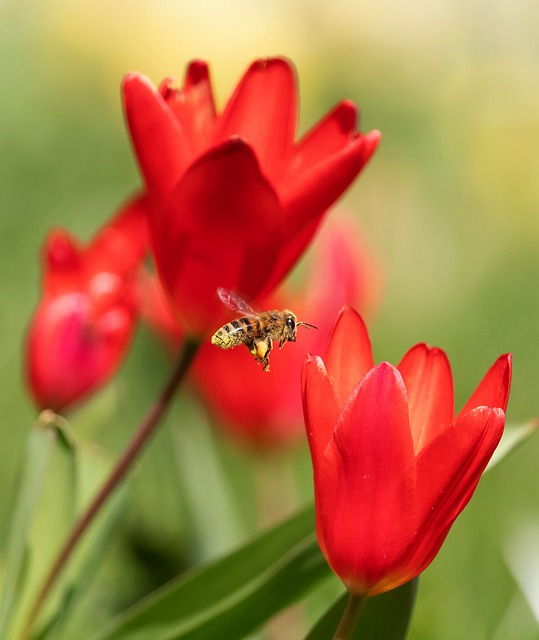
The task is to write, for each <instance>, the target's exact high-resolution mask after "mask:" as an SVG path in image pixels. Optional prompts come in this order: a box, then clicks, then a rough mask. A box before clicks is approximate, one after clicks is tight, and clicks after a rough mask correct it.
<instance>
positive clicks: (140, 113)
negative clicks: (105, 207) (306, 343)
mask: <svg viewBox="0 0 539 640" xmlns="http://www.w3.org/2000/svg"><path fill="white" fill-rule="evenodd" d="M123 94H124V102H125V114H126V119H127V124H128V126H129V130H130V134H131V138H132V143H133V146H134V149H135V153H136V156H137V159H138V163H139V166H140V169H141V172H142V175H143V178H144V181H145V184H146V188H147V191H148V194H149V196H150V198H151V201H152V203H153V210H152V214H151V216H150V230H151V234H152V244H153V252H154V257H155V262H156V265H157V270H158V272H159V275H160V278H161V280H162V282H163V285H164V287H165V289H166V291H167V295H168V296H169V297H170V299H171V301H172V304H173V306H174V309H175V313H176V314H177V315H178V317H180V318H181V320H182V322H183V326H184V327H185V328H186V330H187V331H188V332H189V333H191V334H195V335H203V334H205V333H207V332H208V331H209V330H210V328H211V327H213V325H215V324H217V323H219V322H220V320H223V319H224V318H225V315H224V313H223V306H222V304H221V303H220V301H219V299H218V298H217V296H216V295H215V293H216V290H217V288H219V287H224V288H226V289H230V290H232V289H234V290H236V291H240V292H241V293H242V295H244V296H245V297H246V298H259V299H260V298H261V297H263V296H264V295H265V294H267V293H269V292H271V290H272V289H273V288H275V286H276V285H277V284H278V283H279V282H280V281H281V280H282V278H283V277H284V276H285V275H286V273H287V272H288V271H289V270H290V269H291V268H292V266H293V265H294V263H295V262H296V260H297V259H298V257H299V256H300V255H301V253H302V252H303V251H304V249H305V248H306V247H307V245H308V244H309V242H310V240H311V239H312V237H313V235H314V233H315V231H316V229H317V228H318V225H319V223H320V220H321V218H322V216H323V214H324V212H325V211H326V209H327V208H328V207H329V206H330V205H331V204H332V203H333V202H334V201H335V200H336V199H337V198H338V197H339V196H340V195H341V194H342V193H343V191H344V190H345V189H346V188H347V187H348V186H349V185H350V183H351V182H352V181H353V179H354V178H355V177H356V176H357V174H358V173H359V172H360V170H361V169H362V167H363V166H364V165H365V163H366V162H367V161H368V159H369V158H370V157H371V155H372V154H373V152H374V150H375V148H376V146H377V144H378V140H379V133H378V132H377V131H373V132H371V133H369V134H367V135H363V134H362V133H359V132H357V131H356V121H357V110H356V107H355V106H354V105H353V104H352V103H351V102H348V101H343V102H341V103H340V104H338V105H337V106H336V107H335V108H334V110H333V111H331V112H330V113H329V114H328V115H327V116H326V117H325V118H324V119H323V120H321V121H320V122H319V123H318V124H317V125H316V126H315V127H314V128H313V129H312V130H311V131H310V132H309V133H307V134H306V135H305V136H304V137H303V138H302V139H301V140H300V141H299V142H295V141H294V136H295V131H296V119H297V97H296V78H295V73H294V69H293V68H292V66H291V64H290V63H289V62H287V61H286V60H283V59H270V60H259V61H256V62H254V63H253V64H252V65H251V66H250V67H249V69H248V70H247V72H246V73H245V75H244V76H243V78H242V80H241V81H240V83H239V85H238V86H237V88H236V90H235V92H234V93H233V95H232V97H231V98H230V99H229V101H228V102H227V104H226V106H225V108H224V109H223V111H222V112H221V113H219V114H218V113H217V112H216V109H215V106H214V100H213V95H212V89H211V85H210V80H209V74H208V69H207V66H206V64H205V63H204V62H200V61H195V62H192V63H191V64H190V65H189V67H188V69H187V74H186V78H185V81H184V85H183V87H182V88H178V87H176V86H175V85H174V84H173V83H172V81H171V80H170V79H167V80H165V81H164V82H163V83H162V85H161V87H160V89H159V90H157V89H156V88H155V87H154V86H153V85H152V84H151V82H150V81H149V80H148V79H146V78H145V77H143V76H141V75H139V74H135V73H132V74H129V75H127V76H126V78H125V79H124V83H123Z"/></svg>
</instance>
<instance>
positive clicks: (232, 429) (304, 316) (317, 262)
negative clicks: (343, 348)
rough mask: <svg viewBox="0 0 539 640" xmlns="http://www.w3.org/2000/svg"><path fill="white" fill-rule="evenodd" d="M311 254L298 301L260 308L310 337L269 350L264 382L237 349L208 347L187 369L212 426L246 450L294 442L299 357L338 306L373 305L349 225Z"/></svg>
mask: <svg viewBox="0 0 539 640" xmlns="http://www.w3.org/2000/svg"><path fill="white" fill-rule="evenodd" d="M313 248H314V252H313V256H312V260H311V261H310V262H309V265H310V269H309V272H308V274H307V279H306V282H305V284H304V286H302V291H304V292H305V293H304V294H303V295H298V294H297V293H293V292H292V291H290V290H287V289H284V290H282V291H281V292H280V294H279V295H274V296H271V297H270V298H268V299H266V300H264V305H263V306H264V308H266V309H283V308H287V309H292V311H294V313H296V314H297V316H298V318H299V319H300V320H305V321H307V322H312V323H313V324H315V325H316V326H317V327H318V329H317V330H310V331H309V330H306V329H302V328H299V330H298V336H297V342H296V343H294V344H287V345H285V346H284V347H283V349H282V351H280V350H279V349H278V348H275V350H274V351H273V352H272V354H271V372H270V373H269V374H266V373H264V371H263V370H262V368H261V367H259V366H257V364H256V363H255V362H254V360H253V358H252V356H251V355H250V354H249V353H248V351H247V349H246V348H244V347H237V348H236V349H234V350H227V351H223V350H221V349H218V348H216V347H215V346H213V345H211V344H209V342H208V343H207V344H205V345H203V347H202V349H201V350H200V353H199V355H198V357H197V359H196V361H195V363H194V367H193V371H192V374H193V378H194V381H195V383H196V387H197V389H198V391H199V392H200V393H201V395H202V397H203V399H204V400H205V402H206V404H207V405H208V406H209V407H210V409H211V410H212V412H213V413H214V415H216V416H217V418H218V424H219V425H220V426H221V427H222V428H223V429H224V430H225V431H226V432H227V433H230V434H232V435H233V436H235V437H237V438H238V439H239V440H240V441H242V442H243V443H244V444H247V445H248V446H249V447H251V448H258V449H264V450H265V449H268V448H275V447H279V448H283V447H286V446H290V445H291V444H295V443H296V442H297V441H298V440H299V439H300V438H301V437H302V434H303V411H302V406H301V390H300V385H299V381H300V377H301V367H302V363H303V361H304V359H305V356H306V355H307V353H309V352H311V353H312V352H316V351H320V350H321V349H322V348H323V346H324V345H325V344H326V342H327V339H328V336H329V332H330V329H331V325H332V323H333V320H334V318H335V316H336V314H337V313H338V311H339V309H341V307H342V306H343V304H346V303H354V304H357V305H359V306H360V308H361V309H362V310H367V309H368V308H372V305H373V303H375V301H376V298H377V297H378V289H379V273H378V270H377V268H376V265H375V263H374V261H373V260H372V258H371V257H370V256H369V252H368V249H367V247H366V246H365V243H364V242H361V241H360V237H359V234H358V230H357V229H356V228H355V226H354V225H353V224H352V221H350V220H347V221H341V222H339V223H337V224H335V223H334V222H333V221H332V222H330V223H329V225H328V227H327V228H325V229H324V230H323V231H322V234H321V235H320V237H319V238H317V240H316V241H315V244H314V247H313ZM230 319H232V318H230ZM215 329H217V327H215Z"/></svg>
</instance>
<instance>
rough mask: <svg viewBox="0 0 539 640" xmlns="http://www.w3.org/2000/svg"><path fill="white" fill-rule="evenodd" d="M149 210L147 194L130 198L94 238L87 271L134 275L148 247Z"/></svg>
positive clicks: (88, 256)
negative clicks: (107, 271) (108, 271)
mask: <svg viewBox="0 0 539 640" xmlns="http://www.w3.org/2000/svg"><path fill="white" fill-rule="evenodd" d="M149 212H150V204H149V202H148V198H147V197H146V196H144V195H139V196H134V197H133V198H131V199H130V200H128V201H127V202H126V203H125V204H124V205H123V207H122V208H121V209H120V211H119V212H118V213H117V214H116V215H115V216H114V218H113V219H112V220H111V221H109V222H108V223H107V224H106V225H105V226H104V227H103V228H102V229H100V230H99V233H98V234H97V235H96V236H95V238H94V239H93V241H92V244H91V245H90V247H89V249H88V255H87V256H86V269H87V271H88V272H91V273H99V272H101V271H106V270H110V271H112V272H114V273H116V274H118V275H122V276H128V275H130V274H133V272H134V271H135V270H137V269H138V268H139V266H140V263H141V262H142V260H143V258H144V255H145V253H146V251H147V250H148V228H147V227H148V217H149Z"/></svg>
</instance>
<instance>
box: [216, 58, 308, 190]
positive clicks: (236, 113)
mask: <svg viewBox="0 0 539 640" xmlns="http://www.w3.org/2000/svg"><path fill="white" fill-rule="evenodd" d="M296 103H297V98H296V77H295V73H294V69H293V68H292V66H291V64H290V63H289V62H288V61H286V60H283V59H279V58H274V59H268V60H257V61H255V62H253V64H251V66H250V67H249V69H247V71H246V73H245V75H244V76H243V78H242V79H241V81H240V83H239V84H238V86H237V88H236V90H235V91H234V94H233V95H232V97H231V98H230V100H229V101H228V103H227V105H226V107H225V109H224V111H223V113H222V115H221V116H220V117H219V119H218V121H217V123H216V127H215V131H214V134H213V136H212V143H213V144H219V143H220V142H223V141H225V140H226V139H227V138H229V137H230V136H233V135H240V136H241V137H242V138H244V139H245V140H246V141H247V142H248V143H249V144H250V145H251V146H252V147H253V149H255V150H256V155H257V157H258V159H259V161H260V165H261V167H262V169H263V171H264V173H265V174H266V175H267V176H268V177H270V178H273V177H274V174H275V172H276V171H280V170H281V167H282V164H283V162H284V161H285V160H288V157H289V155H290V153H291V151H292V145H293V142H294V135H295V129H296V117H297V104H296Z"/></svg>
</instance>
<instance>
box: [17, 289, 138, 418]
mask: <svg viewBox="0 0 539 640" xmlns="http://www.w3.org/2000/svg"><path fill="white" fill-rule="evenodd" d="M92 313H93V309H92V308H91V301H90V299H89V297H88V296H87V295H86V294H85V293H81V292H72V293H68V294H65V295H60V296H47V297H45V298H44V299H43V300H42V302H41V303H40V305H39V306H38V308H37V310H36V312H35V314H34V316H33V318H32V322H31V325H30V327H29V330H28V338H27V339H28V354H27V358H28V364H27V368H28V381H29V386H30V389H31V391H32V395H33V397H34V400H35V402H36V404H37V406H39V407H40V408H41V409H46V408H48V409H53V410H54V411H62V410H64V409H65V408H66V407H68V406H70V405H72V404H74V403H75V402H77V401H80V400H82V399H83V398H84V397H85V396H87V395H88V394H90V393H92V392H93V391H95V390H96V389H97V388H98V387H100V386H102V385H103V384H104V383H105V382H107V380H108V379H109V378H110V377H111V376H112V374H113V373H114V372H115V371H116V369H117V368H118V366H119V365H120V363H121V361H122V359H123V357H124V355H125V352H126V350H127V348H128V346H129V344H130V340H131V337H132V335H133V330H134V327H135V322H136V318H135V316H134V315H133V313H131V312H130V311H129V310H128V308H127V307H123V306H122V305H118V306H117V307H116V308H115V309H111V310H110V311H108V312H107V313H106V314H105V316H103V317H100V318H97V322H92V321H91V316H92Z"/></svg>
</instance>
